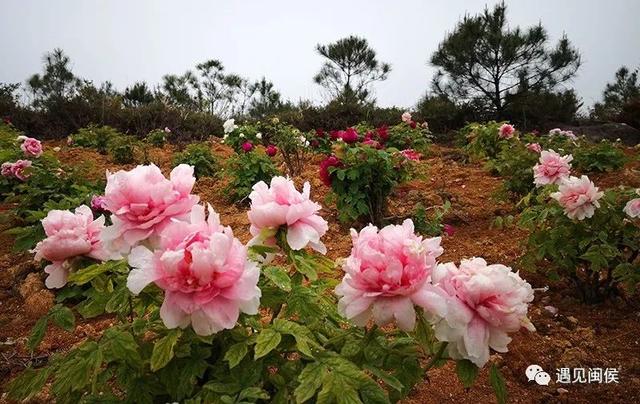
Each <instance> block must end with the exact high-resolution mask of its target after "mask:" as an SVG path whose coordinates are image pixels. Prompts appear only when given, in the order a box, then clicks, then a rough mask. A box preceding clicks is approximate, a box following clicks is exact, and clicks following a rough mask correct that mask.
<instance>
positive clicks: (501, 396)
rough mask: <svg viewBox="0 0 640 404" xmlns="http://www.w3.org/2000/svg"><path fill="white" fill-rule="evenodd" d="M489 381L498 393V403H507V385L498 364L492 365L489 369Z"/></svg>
mask: <svg viewBox="0 0 640 404" xmlns="http://www.w3.org/2000/svg"><path fill="white" fill-rule="evenodd" d="M489 381H490V382H491V386H492V387H493V391H494V392H495V393H496V399H497V400H498V404H505V403H506V402H507V386H506V384H505V382H504V377H502V374H501V373H500V370H498V368H497V367H496V365H491V369H489Z"/></svg>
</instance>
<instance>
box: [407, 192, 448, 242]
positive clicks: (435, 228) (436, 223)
mask: <svg viewBox="0 0 640 404" xmlns="http://www.w3.org/2000/svg"><path fill="white" fill-rule="evenodd" d="M432 208H433V214H431V215H427V209H426V208H425V207H424V205H423V204H422V203H418V204H416V206H415V208H414V211H413V218H412V219H413V225H414V227H415V230H416V233H418V234H421V235H423V236H426V237H436V236H440V235H441V234H442V230H443V229H444V224H443V223H442V219H443V218H444V215H446V214H447V212H448V211H449V209H451V202H449V201H445V203H444V204H443V205H442V206H434V207H432Z"/></svg>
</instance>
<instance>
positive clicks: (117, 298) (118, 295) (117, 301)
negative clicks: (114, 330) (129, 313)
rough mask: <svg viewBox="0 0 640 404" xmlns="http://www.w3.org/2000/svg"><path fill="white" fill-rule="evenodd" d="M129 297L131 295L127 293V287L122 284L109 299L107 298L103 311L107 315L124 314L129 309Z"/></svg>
mask: <svg viewBox="0 0 640 404" xmlns="http://www.w3.org/2000/svg"><path fill="white" fill-rule="evenodd" d="M130 296H131V293H130V292H129V289H128V288H127V285H126V284H124V283H123V284H122V285H121V286H120V287H118V288H117V289H116V290H115V291H114V292H113V294H112V295H111V298H109V300H108V301H107V304H106V305H105V306H104V310H105V311H106V312H107V313H115V312H118V313H124V312H125V310H126V309H127V308H128V307H129V297H130Z"/></svg>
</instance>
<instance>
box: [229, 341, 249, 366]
mask: <svg viewBox="0 0 640 404" xmlns="http://www.w3.org/2000/svg"><path fill="white" fill-rule="evenodd" d="M246 355H247V343H246V342H238V343H237V344H233V345H231V346H230V347H229V349H227V352H226V353H225V354H224V360H226V361H227V362H229V368H230V369H233V368H234V367H236V366H237V365H238V363H240V362H241V361H242V359H244V357H245V356H246Z"/></svg>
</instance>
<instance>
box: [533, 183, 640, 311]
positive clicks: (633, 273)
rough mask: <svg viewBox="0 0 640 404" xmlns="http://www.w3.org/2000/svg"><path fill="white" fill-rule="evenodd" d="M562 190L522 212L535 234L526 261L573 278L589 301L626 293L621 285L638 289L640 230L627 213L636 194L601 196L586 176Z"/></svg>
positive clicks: (613, 192) (619, 191) (618, 191)
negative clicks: (626, 210)
mask: <svg viewBox="0 0 640 404" xmlns="http://www.w3.org/2000/svg"><path fill="white" fill-rule="evenodd" d="M556 189H557V186H555V185H549V186H546V187H545V188H544V189H543V190H542V192H541V193H540V194H539V195H538V196H537V197H536V199H535V202H536V203H534V204H533V205H532V206H529V207H528V208H526V209H525V210H524V211H523V213H522V216H521V219H520V221H521V224H522V225H524V226H525V227H527V228H529V229H530V230H531V235H530V236H529V239H528V242H527V245H528V252H527V254H526V256H525V259H524V262H525V263H526V264H527V265H528V266H530V267H532V268H533V267H535V268H538V269H541V270H544V271H546V272H547V273H548V274H549V275H550V276H551V277H553V278H558V277H566V278H568V279H570V280H571V281H572V282H573V283H574V284H575V286H576V288H577V290H578V291H579V293H580V295H581V297H582V298H583V299H584V300H585V301H589V302H594V301H601V300H603V299H605V298H606V297H608V296H610V295H611V294H615V293H621V292H622V291H621V290H620V288H619V284H620V283H621V282H624V283H626V284H627V286H628V287H631V288H632V289H633V288H635V285H637V283H638V282H639V281H640V276H638V274H639V273H640V272H639V270H640V267H639V266H638V265H639V264H638V260H637V258H638V254H639V252H640V242H639V240H640V238H639V236H640V226H639V224H638V223H637V221H636V220H635V219H634V220H631V219H630V217H629V216H628V215H627V213H625V206H626V205H627V204H628V203H629V202H630V201H631V200H633V197H634V196H635V195H634V193H633V192H632V191H631V190H625V189H609V190H606V191H604V192H600V191H598V188H597V187H595V186H594V184H593V183H592V182H591V181H589V179H588V178H587V177H586V176H583V177H582V178H575V177H572V178H571V179H569V180H567V181H566V182H564V183H563V185H561V186H560V189H559V191H556ZM554 191H556V192H554ZM554 199H555V200H554ZM556 200H557V201H556ZM541 263H546V265H540V264H541Z"/></svg>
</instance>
